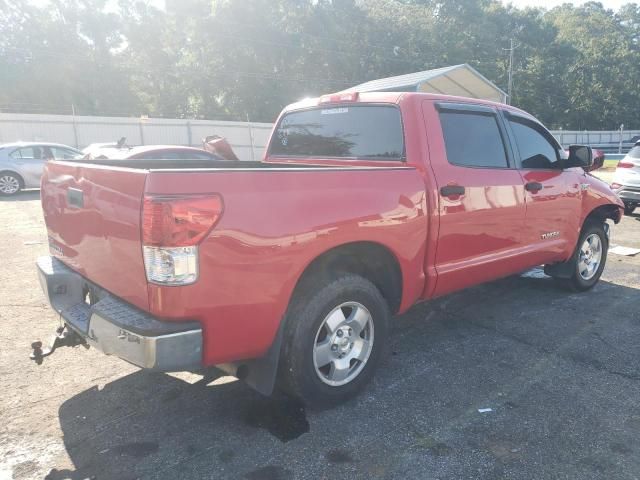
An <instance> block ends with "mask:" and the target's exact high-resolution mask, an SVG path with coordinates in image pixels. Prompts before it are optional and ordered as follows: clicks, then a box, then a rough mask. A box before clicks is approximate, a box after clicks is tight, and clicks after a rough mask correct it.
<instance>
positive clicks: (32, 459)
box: [0, 192, 640, 480]
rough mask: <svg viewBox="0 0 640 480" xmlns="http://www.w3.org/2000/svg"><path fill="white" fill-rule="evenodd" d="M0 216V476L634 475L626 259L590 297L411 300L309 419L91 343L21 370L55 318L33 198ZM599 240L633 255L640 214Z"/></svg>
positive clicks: (633, 269) (496, 291)
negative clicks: (42, 270) (341, 397)
mask: <svg viewBox="0 0 640 480" xmlns="http://www.w3.org/2000/svg"><path fill="white" fill-rule="evenodd" d="M0 225H2V228H1V230H0V258H1V259H2V266H3V276H2V284H1V286H0V322H1V326H2V328H1V329H0V335H1V338H0V392H1V396H0V479H5V478H7V479H9V478H14V479H41V478H48V479H53V480H55V479H66V478H68V479H84V478H96V479H133V478H158V479H163V478H167V479H176V478H185V479H193V478H211V479H219V478H245V479H253V480H255V479H270V480H276V479H298V478H300V479H306V478H309V479H315V480H318V479H341V478H350V479H359V478H361V479H370V478H376V479H377V478H380V479H390V478H401V479H414V478H415V479H440V480H444V479H475V478H478V479H538V480H539V479H580V480H585V479H608V480H609V479H638V478H640V255H637V256H636V257H622V256H615V255H610V257H609V261H608V264H607V268H606V270H605V273H604V277H603V280H602V281H601V282H600V283H599V284H598V285H597V286H596V288H595V289H594V290H592V291H591V292H589V293H586V294H571V293H568V292H566V291H563V290H561V289H559V288H558V287H557V285H556V283H555V282H554V281H553V280H552V279H550V278H523V277H518V276H517V277H511V278H508V279H504V280H501V281H498V282H494V283H491V284H488V285H484V286H480V287H476V288H472V289H469V290H466V291H464V292H460V293H457V294H454V295H450V296H448V297H446V298H442V299H440V300H437V301H434V302H430V303H426V304H422V305H419V306H416V307H415V308H413V309H412V310H411V311H410V312H408V313H407V314H405V315H402V316H400V317H398V318H397V319H396V321H395V332H394V336H393V338H392V345H391V347H392V352H393V355H391V357H390V358H389V360H388V361H387V362H386V364H385V365H383V367H382V368H381V370H380V372H379V374H378V375H377V376H376V378H375V381H374V382H373V384H372V385H371V386H370V387H369V388H368V389H367V390H366V391H365V392H364V393H363V394H362V395H361V396H359V397H358V398H357V399H355V400H353V401H351V402H349V403H347V404H345V405H342V406H340V407H338V408H335V409H332V410H327V411H323V412H305V410H304V408H303V407H302V406H301V405H297V404H295V403H294V402H292V401H290V400H286V399H283V398H274V399H265V398H262V397H261V396H260V395H258V394H256V393H254V392H253V391H251V390H250V389H248V388H247V387H246V386H245V385H243V384H242V383H241V382H238V381H232V379H230V378H228V377H222V378H217V377H216V376H215V375H211V376H209V375H205V376H200V375H194V374H184V375H162V374H149V373H145V372H142V371H140V370H138V369H137V368H134V367H132V366H130V365H128V364H126V363H124V362H122V361H120V360H118V359H116V358H111V357H106V356H104V355H102V354H101V353H99V352H97V351H95V350H85V349H83V348H76V349H70V348H66V349H62V350H60V351H58V352H56V353H55V354H54V355H53V356H52V357H50V358H48V359H45V362H44V363H43V365H41V366H37V365H35V364H34V363H33V362H30V361H29V359H28V355H29V352H30V347H29V346H30V344H31V342H32V341H34V340H38V339H42V340H44V339H48V338H49V337H50V335H51V334H52V333H53V330H54V329H55V327H56V326H57V325H58V319H57V318H56V316H55V315H54V314H53V313H52V312H51V310H50V309H49V307H48V305H47V304H46V303H45V300H44V297H43V295H42V293H41V290H40V286H39V284H38V279H37V276H36V271H35V267H34V261H35V259H36V257H38V256H39V255H43V254H47V250H48V249H47V243H46V233H45V229H44V225H43V221H42V216H41V212H40V204H39V197H38V193H37V192H26V193H22V194H20V195H19V196H17V197H15V198H12V199H3V200H1V201H0ZM612 243H614V244H620V245H625V246H632V247H638V248H640V215H636V216H634V217H625V218H624V219H623V221H622V223H621V224H620V225H618V226H615V227H614V229H613V236H612ZM479 409H491V410H490V411H484V413H481V412H480V411H479Z"/></svg>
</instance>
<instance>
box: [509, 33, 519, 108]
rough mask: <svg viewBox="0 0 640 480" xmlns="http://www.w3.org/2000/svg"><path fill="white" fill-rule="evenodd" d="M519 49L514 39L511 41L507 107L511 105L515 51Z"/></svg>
mask: <svg viewBox="0 0 640 480" xmlns="http://www.w3.org/2000/svg"><path fill="white" fill-rule="evenodd" d="M516 48H518V47H517V45H514V44H513V38H512V39H511V40H510V41H509V83H508V85H507V105H511V91H512V89H513V51H514V50H515V49H516Z"/></svg>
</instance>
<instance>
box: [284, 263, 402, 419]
mask: <svg viewBox="0 0 640 480" xmlns="http://www.w3.org/2000/svg"><path fill="white" fill-rule="evenodd" d="M303 290H304V289H303ZM309 290H310V289H307V292H308V293H301V294H299V295H298V298H294V299H293V300H292V304H291V305H290V308H289V310H288V312H287V318H286V319H285V321H286V322H287V323H286V324H285V331H284V338H283V346H282V351H281V357H280V369H279V379H278V383H279V386H280V388H281V389H282V390H284V391H285V392H286V393H288V394H289V395H292V396H294V397H297V398H298V399H300V400H301V401H302V402H303V403H304V404H305V405H308V406H311V407H329V406H333V405H337V404H339V403H342V402H344V401H346V400H348V399H349V398H352V397H353V396H355V395H356V394H357V393H358V392H359V391H360V390H361V389H362V388H363V387H364V386H365V385H366V384H367V383H368V382H369V381H370V380H371V378H372V377H373V374H374V372H375V370H376V367H377V366H378V364H379V362H380V360H381V359H382V358H383V357H384V356H385V353H386V350H387V343H388V342H387V340H388V336H389V307H388V305H387V302H386V301H385V299H384V298H383V297H382V295H381V294H380V291H379V290H378V289H377V288H376V287H375V285H373V284H372V283H371V282H369V281H368V280H366V279H364V278H363V277H360V276H358V275H352V274H343V275H341V276H340V277H338V278H335V279H333V280H332V281H330V282H329V283H327V284H325V285H324V286H323V287H322V288H320V289H319V290H316V291H311V292H309ZM340 332H342V333H340ZM366 342H369V343H366ZM367 345H368V347H367ZM327 361H329V363H326V362H327ZM345 367H346V368H345Z"/></svg>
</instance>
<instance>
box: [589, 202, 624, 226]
mask: <svg viewBox="0 0 640 480" xmlns="http://www.w3.org/2000/svg"><path fill="white" fill-rule="evenodd" d="M621 218H622V210H621V209H620V207H619V206H618V205H615V204H612V203H609V204H606V205H599V206H597V207H595V208H594V209H592V210H591V211H590V212H589V214H588V215H587V216H586V217H585V218H584V221H583V222H582V227H581V228H584V226H585V225H586V224H587V223H588V222H590V221H597V222H599V223H604V222H605V221H606V220H607V219H609V220H613V222H614V223H618V222H620V219H621Z"/></svg>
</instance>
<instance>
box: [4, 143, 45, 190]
mask: <svg viewBox="0 0 640 480" xmlns="http://www.w3.org/2000/svg"><path fill="white" fill-rule="evenodd" d="M9 155H10V156H11V158H12V159H13V162H14V164H15V165H16V169H17V170H18V173H19V174H20V175H21V176H22V178H23V179H24V182H25V186H26V187H27V188H28V187H37V186H38V185H40V177H41V175H42V168H43V165H44V149H43V147H40V146H33V147H22V148H18V149H16V150H14V151H13V152H11V153H10V154H9Z"/></svg>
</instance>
